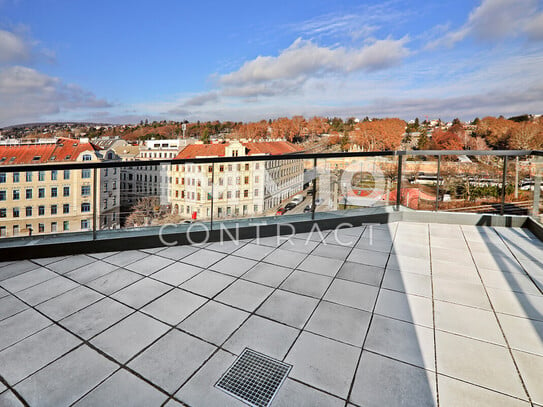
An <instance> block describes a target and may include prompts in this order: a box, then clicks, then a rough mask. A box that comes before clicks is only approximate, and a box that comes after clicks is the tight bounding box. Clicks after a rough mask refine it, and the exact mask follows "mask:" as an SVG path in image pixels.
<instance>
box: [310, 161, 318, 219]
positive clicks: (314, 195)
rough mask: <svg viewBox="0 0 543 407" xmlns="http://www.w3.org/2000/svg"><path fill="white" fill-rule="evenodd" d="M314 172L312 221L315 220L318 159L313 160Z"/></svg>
mask: <svg viewBox="0 0 543 407" xmlns="http://www.w3.org/2000/svg"><path fill="white" fill-rule="evenodd" d="M313 171H315V176H314V177H313V198H312V203H311V220H315V200H316V196H317V158H313Z"/></svg>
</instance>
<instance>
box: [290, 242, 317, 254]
mask: <svg viewBox="0 0 543 407" xmlns="http://www.w3.org/2000/svg"><path fill="white" fill-rule="evenodd" d="M318 244H319V242H315V241H313V240H306V239H289V240H287V241H286V242H285V243H283V245H282V246H281V249H283V250H291V251H293V252H298V253H306V254H307V253H310V252H311V251H313V249H314V248H315V247H317V245H318Z"/></svg>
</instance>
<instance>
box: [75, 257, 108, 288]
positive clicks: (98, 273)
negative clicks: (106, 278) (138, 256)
mask: <svg viewBox="0 0 543 407" xmlns="http://www.w3.org/2000/svg"><path fill="white" fill-rule="evenodd" d="M117 268H118V267H117V266H116V265H114V264H110V263H106V262H105V261H99V260H95V261H94V262H93V263H91V264H87V265H86V266H83V267H80V268H78V269H76V270H74V271H70V272H69V273H66V275H65V276H66V277H68V278H70V279H72V280H75V281H77V282H78V283H80V284H85V283H88V282H89V281H92V280H94V279H96V278H98V277H102V276H103V275H105V274H108V273H111V272H112V271H113V270H116V269H117Z"/></svg>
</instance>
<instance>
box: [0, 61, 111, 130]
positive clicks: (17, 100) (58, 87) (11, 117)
mask: <svg viewBox="0 0 543 407" xmlns="http://www.w3.org/2000/svg"><path fill="white" fill-rule="evenodd" d="M109 106H110V104H109V103H108V102H106V101H105V100H103V99H98V98H97V97H96V96H95V95H94V94H93V93H91V92H88V91H86V90H84V89H82V88H81V87H79V86H77V85H73V84H66V83H64V82H62V81H61V80H60V79H59V78H55V77H52V76H49V75H46V74H43V73H41V72H38V71H36V70H35V69H32V68H27V67H23V66H11V67H8V68H4V69H0V125H2V126H4V125H7V124H13V123H17V122H20V121H26V120H37V119H39V118H42V117H44V116H47V115H51V114H55V113H59V112H63V111H66V110H73V109H85V108H91V109H93V108H104V107H109Z"/></svg>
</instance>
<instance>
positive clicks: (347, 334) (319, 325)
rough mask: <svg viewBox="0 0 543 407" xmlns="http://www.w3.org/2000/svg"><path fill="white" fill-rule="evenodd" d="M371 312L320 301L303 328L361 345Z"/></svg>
mask: <svg viewBox="0 0 543 407" xmlns="http://www.w3.org/2000/svg"><path fill="white" fill-rule="evenodd" d="M370 317H371V313H369V312H366V311H361V310H358V309H354V308H350V307H345V306H343V305H337V304H333V303H331V302H327V301H322V302H321V303H320V304H319V306H318V307H317V309H316V310H315V312H314V313H313V315H312V316H311V319H310V320H309V322H308V323H307V325H306V327H305V328H304V329H305V330H307V331H311V332H313V333H316V334H319V335H322V336H326V337H327V338H330V339H335V340H338V341H341V342H346V343H348V344H349V345H354V346H362V342H363V341H364V337H365V335H366V331H367V330H368V326H369V324H370Z"/></svg>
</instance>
